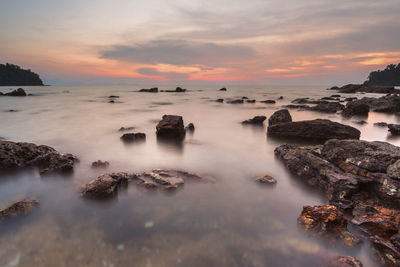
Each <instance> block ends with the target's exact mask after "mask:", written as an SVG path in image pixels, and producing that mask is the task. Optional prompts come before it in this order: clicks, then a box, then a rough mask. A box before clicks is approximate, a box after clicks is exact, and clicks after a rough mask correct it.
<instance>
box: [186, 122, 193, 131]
mask: <svg viewBox="0 0 400 267" xmlns="http://www.w3.org/2000/svg"><path fill="white" fill-rule="evenodd" d="M185 131H188V132H194V124H193V123H189V124H188V125H187V126H186V127H185Z"/></svg>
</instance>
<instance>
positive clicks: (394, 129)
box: [388, 124, 400, 135]
mask: <svg viewBox="0 0 400 267" xmlns="http://www.w3.org/2000/svg"><path fill="white" fill-rule="evenodd" d="M388 129H389V132H390V133H391V134H392V135H400V124H388Z"/></svg>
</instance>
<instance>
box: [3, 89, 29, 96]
mask: <svg viewBox="0 0 400 267" xmlns="http://www.w3.org/2000/svg"><path fill="white" fill-rule="evenodd" d="M3 95H5V96H26V92H25V90H24V89H22V88H18V89H17V90H13V91H12V92H10V93H4V94H3Z"/></svg>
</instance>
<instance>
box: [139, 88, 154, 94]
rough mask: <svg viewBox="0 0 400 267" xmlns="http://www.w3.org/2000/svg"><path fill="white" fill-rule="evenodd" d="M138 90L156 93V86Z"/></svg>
mask: <svg viewBox="0 0 400 267" xmlns="http://www.w3.org/2000/svg"><path fill="white" fill-rule="evenodd" d="M139 92H146V93H158V88H157V87H154V88H150V89H140V90H139Z"/></svg>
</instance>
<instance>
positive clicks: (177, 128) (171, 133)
mask: <svg viewBox="0 0 400 267" xmlns="http://www.w3.org/2000/svg"><path fill="white" fill-rule="evenodd" d="M156 130H157V136H158V137H165V138H182V137H184V136H185V129H184V125H183V119H182V116H176V115H164V116H163V117H162V120H161V121H160V122H159V123H158V124H157V126H156Z"/></svg>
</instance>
